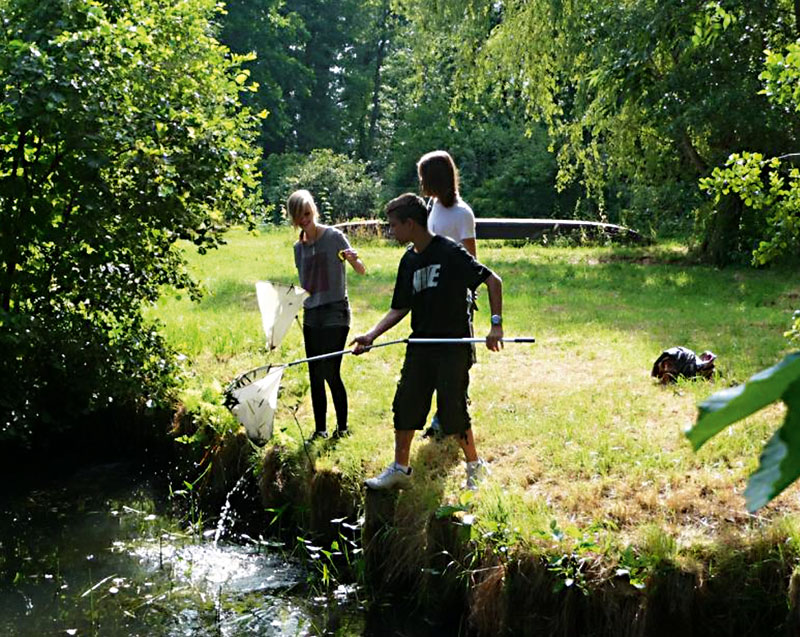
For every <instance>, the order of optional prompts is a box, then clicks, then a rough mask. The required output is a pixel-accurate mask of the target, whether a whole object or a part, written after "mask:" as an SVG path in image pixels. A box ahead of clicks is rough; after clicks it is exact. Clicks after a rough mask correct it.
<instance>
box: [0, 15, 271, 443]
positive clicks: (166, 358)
mask: <svg viewBox="0 0 800 637" xmlns="http://www.w3.org/2000/svg"><path fill="white" fill-rule="evenodd" d="M217 12H218V7H217V5H216V3H215V2H214V1H213V0H186V1H184V2H179V3H175V2H166V1H160V0H115V1H114V2H104V1H100V0H73V1H71V2H62V1H61V0H3V1H2V2H0V92H1V93H2V102H1V103H0V148H2V152H1V153H0V351H1V352H2V354H0V377H2V378H3V379H4V383H3V384H2V386H0V415H1V416H2V418H0V426H2V432H1V433H0V436H2V437H4V438H17V439H23V440H29V439H30V437H31V436H33V435H35V434H36V433H37V429H36V427H37V425H44V426H45V427H47V428H50V429H53V428H57V427H59V426H66V425H68V424H70V423H71V421H73V420H74V419H75V418H77V417H79V416H80V415H81V414H85V413H87V412H89V411H92V410H98V409H102V408H104V407H106V406H108V405H110V404H112V403H113V404H119V403H125V404H141V403H142V402H144V401H150V400H153V401H158V400H161V399H163V398H164V397H165V395H166V394H167V392H168V390H169V387H170V385H171V383H173V382H174V373H175V368H174V363H173V360H172V356H171V354H170V352H169V351H167V348H166V347H165V346H164V344H163V342H162V340H161V338H160V336H159V335H158V333H157V331H156V329H155V327H154V326H153V325H150V324H148V323H147V322H146V321H145V320H144V319H143V318H142V314H141V310H142V304H143V303H145V302H151V301H153V300H155V299H156V298H157V295H158V292H159V289H160V287H161V286H163V285H165V284H169V285H174V286H177V287H188V288H190V289H192V290H193V289H194V286H193V283H192V281H191V279H190V278H189V276H188V274H187V272H186V269H185V267H184V261H183V259H182V257H181V254H180V251H179V250H178V249H177V246H176V242H177V241H178V240H179V239H186V240H189V241H192V242H194V243H195V244H196V246H197V247H198V249H199V250H201V251H204V250H206V249H208V248H212V247H214V246H216V245H218V244H219V243H220V242H221V241H222V233H223V231H224V229H225V227H226V224H227V223H228V222H229V221H247V220H248V219H249V217H250V212H249V211H251V210H254V209H255V208H257V206H258V197H257V186H258V175H257V173H256V170H255V166H256V163H257V161H258V154H257V152H256V151H255V150H254V147H253V145H252V141H253V139H254V136H255V129H256V128H257V125H258V121H259V120H258V118H257V117H256V116H255V115H253V114H251V113H250V112H249V111H248V110H247V109H243V108H241V105H240V103H239V98H238V96H239V93H240V92H241V91H243V90H246V89H247V88H248V85H249V81H248V77H247V74H246V73H245V72H242V71H241V68H240V67H241V63H242V62H243V61H244V60H243V58H241V57H238V56H235V55H231V54H230V53H229V51H228V50H227V49H226V48H225V47H223V46H221V45H220V44H219V43H218V42H217V40H216V39H215V37H214V31H215V27H214V24H213V19H214V17H215V16H216V15H217Z"/></svg>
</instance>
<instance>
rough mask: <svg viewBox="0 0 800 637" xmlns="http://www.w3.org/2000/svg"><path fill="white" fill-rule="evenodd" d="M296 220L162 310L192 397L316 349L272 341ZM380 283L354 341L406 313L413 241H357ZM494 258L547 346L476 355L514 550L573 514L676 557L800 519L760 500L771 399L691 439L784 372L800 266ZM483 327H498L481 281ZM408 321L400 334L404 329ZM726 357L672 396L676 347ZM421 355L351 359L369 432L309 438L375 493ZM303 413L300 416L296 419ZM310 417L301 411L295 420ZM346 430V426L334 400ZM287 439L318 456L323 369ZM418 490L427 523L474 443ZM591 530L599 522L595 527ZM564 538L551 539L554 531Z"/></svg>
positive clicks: (517, 249)
mask: <svg viewBox="0 0 800 637" xmlns="http://www.w3.org/2000/svg"><path fill="white" fill-rule="evenodd" d="M294 237H295V235H294V233H293V232H292V231H291V230H290V229H288V228H274V229H269V230H265V231H262V232H259V233H255V234H250V233H246V232H245V231H243V230H234V231H232V232H231V233H230V234H229V236H228V245H227V246H225V247H223V248H222V249H220V250H218V251H214V252H212V253H209V254H207V255H205V256H199V255H197V254H194V253H188V254H187V257H188V258H189V260H190V263H191V268H192V271H193V272H194V274H195V276H196V277H197V279H198V280H200V281H201V282H202V284H203V285H204V287H205V288H206V290H207V294H206V296H205V298H204V299H203V300H202V301H201V302H200V303H191V302H190V301H189V300H188V298H187V297H186V295H185V294H184V295H182V296H181V295H178V294H175V293H172V292H170V293H168V294H166V296H165V297H164V299H163V300H162V301H161V302H160V303H159V305H158V306H157V307H156V308H154V310H153V312H152V314H153V315H155V316H157V317H158V318H159V319H160V320H161V321H162V322H163V323H164V324H165V327H164V330H165V333H166V334H167V337H168V339H169V341H170V342H171V343H172V344H173V346H174V347H175V348H176V349H178V350H179V351H180V352H181V353H183V354H185V355H186V357H187V359H186V367H187V377H188V378H187V390H186V395H187V396H191V395H194V396H195V398H196V397H197V396H202V398H203V400H205V401H210V402H214V401H217V402H219V396H220V393H221V390H222V388H223V387H224V385H225V383H226V382H227V381H228V380H230V379H231V378H232V377H233V376H234V375H236V374H237V373H239V372H242V371H245V370H247V369H249V368H252V367H255V366H257V365H262V364H264V363H265V362H268V361H269V362H275V363H277V362H288V361H291V360H295V359H298V358H302V357H303V355H304V354H303V348H302V334H301V330H300V328H299V326H294V327H293V328H292V329H291V330H290V332H289V335H288V336H287V337H286V339H285V341H284V343H283V344H282V345H281V346H280V347H279V348H278V349H277V350H276V351H274V352H272V353H267V352H266V351H265V349H264V337H263V333H262V330H261V324H260V317H259V314H258V308H257V305H256V299H255V291H254V286H253V284H254V283H255V282H256V281H257V280H260V279H266V280H272V281H280V282H286V283H293V282H296V278H295V277H296V275H295V270H294V261H293V256H292V243H293V241H294ZM354 247H356V248H357V249H358V250H359V252H360V254H361V256H362V259H363V261H364V262H365V264H366V265H367V275H366V276H364V277H359V276H357V275H355V273H353V272H352V271H350V272H349V274H348V281H349V291H350V299H351V303H352V306H353V326H352V328H351V335H355V334H359V333H362V332H364V331H366V330H367V329H369V328H370V327H371V326H372V325H373V324H374V323H375V322H376V321H377V320H378V319H379V318H380V317H381V316H382V315H383V313H384V312H385V311H386V309H388V307H389V302H390V298H391V292H392V286H393V282H394V276H395V272H396V267H397V262H398V260H399V258H400V256H401V255H402V250H403V248H401V247H400V246H398V245H396V244H392V243H390V242H384V241H377V240H372V241H368V242H359V241H357V240H355V241H354ZM478 255H479V257H480V260H481V261H482V262H484V263H485V264H486V265H488V266H489V267H491V268H492V269H494V270H495V271H496V272H497V273H498V274H499V275H500V276H501V277H502V279H503V285H504V311H503V315H504V323H505V333H506V336H509V337H513V336H534V337H535V338H536V339H537V342H536V344H535V345H525V344H508V345H507V346H506V348H505V349H504V350H503V351H502V352H500V353H492V352H489V351H488V350H486V349H485V348H480V349H479V350H478V364H477V365H476V366H475V367H474V368H473V370H472V374H471V385H470V396H471V399H472V405H471V413H472V417H473V426H474V429H475V434H476V441H477V445H478V449H479V452H480V454H481V455H482V456H484V457H485V458H486V459H487V460H488V461H489V462H490V464H491V471H492V474H491V477H490V479H489V482H488V484H486V485H485V486H484V488H482V489H481V491H480V492H479V494H478V496H477V497H476V498H475V500H474V502H473V503H472V507H473V511H474V512H475V516H476V519H477V520H481V519H483V520H495V521H496V520H499V519H502V521H503V524H505V525H506V527H505V528H507V529H511V530H512V531H513V532H512V536H513V537H512V541H516V542H522V543H526V544H530V545H535V544H536V543H537V541H539V540H541V539H542V538H546V536H547V530H548V529H551V528H553V527H551V524H552V523H553V521H555V523H556V525H557V527H558V528H563V529H566V530H567V533H568V535H569V534H571V535H572V536H573V537H580V536H582V535H583V534H585V533H587V532H589V531H591V532H592V533H595V535H596V532H597V531H598V529H599V530H601V532H603V533H605V532H608V533H609V534H612V535H613V537H614V544H617V545H619V546H621V545H624V544H629V543H633V544H639V545H641V544H642V543H653V542H660V543H662V544H663V542H664V539H665V538H666V540H667V545H668V546H669V547H670V549H669V550H670V551H673V552H675V553H680V552H681V551H682V550H684V549H690V548H693V547H697V546H698V544H700V545H704V544H707V543H709V542H715V541H716V540H718V539H720V538H725V539H726V541H729V540H731V539H733V540H735V541H739V540H746V539H747V538H748V537H750V538H752V537H753V536H754V535H759V534H762V533H763V532H764V530H765V529H766V528H769V527H770V526H771V525H774V523H775V522H776V520H778V521H780V523H781V526H785V524H784V522H785V519H786V515H787V514H788V513H793V512H796V511H797V510H798V508H800V507H798V494H799V493H798V490H797V488H796V487H794V486H793V487H791V488H790V489H788V490H787V491H786V492H785V493H784V494H783V495H781V496H780V497H779V498H778V499H777V500H775V501H774V502H773V503H772V504H771V505H770V506H768V507H766V508H765V509H763V510H762V511H759V512H758V514H757V515H755V516H751V515H748V514H747V513H746V511H745V508H744V498H743V496H742V492H743V490H744V486H745V482H746V477H747V476H748V474H749V473H751V472H752V471H753V470H754V469H755V467H756V464H757V460H758V454H759V452H760V450H761V448H762V446H763V444H764V442H765V441H766V440H767V439H768V438H769V436H771V434H772V432H773V431H774V430H775V429H776V428H777V426H778V425H779V423H780V422H781V419H782V415H783V408H782V406H773V407H771V408H768V409H765V410H763V411H762V412H760V413H759V414H757V415H755V416H753V417H751V418H749V419H747V420H746V421H744V422H742V423H739V424H737V425H736V426H734V427H731V428H730V429H729V430H728V431H725V432H723V433H722V434H721V435H719V436H718V437H717V439H714V440H712V441H711V442H710V443H708V444H707V445H706V447H704V448H703V450H702V451H701V452H700V453H694V452H692V450H691V449H690V446H689V444H688V442H687V441H686V439H685V437H684V436H683V430H684V428H685V427H687V426H688V425H690V424H692V423H693V422H694V418H695V415H696V411H697V403H698V402H699V401H700V400H702V399H703V398H705V397H707V396H709V395H710V394H711V393H713V392H714V391H716V390H719V389H722V388H724V387H727V386H729V385H731V384H734V383H740V382H743V381H745V380H747V378H749V377H750V376H751V375H752V374H754V373H755V372H757V371H759V370H761V369H763V368H765V367H767V366H770V365H772V364H774V363H776V362H777V361H778V360H779V359H780V358H781V357H782V356H783V355H784V354H785V353H786V352H787V351H788V344H787V342H786V340H785V339H784V337H783V333H784V332H785V331H786V329H787V328H788V325H789V322H790V317H791V314H792V311H793V310H795V309H797V308H798V307H800V280H798V278H797V276H796V273H794V274H793V273H792V272H790V271H789V270H786V269H783V270H780V269H775V270H754V269H749V268H745V267H741V268H729V269H724V270H718V269H714V268H711V267H708V266H703V265H697V264H693V263H692V262H691V261H690V260H689V259H687V257H686V254H685V251H684V250H683V249H682V248H680V247H679V246H675V245H667V246H653V247H646V248H630V247H619V246H617V247H614V246H610V247H589V248H582V247H579V248H574V247H542V246H536V245H522V246H515V245H508V244H504V243H501V242H480V243H479V245H478ZM479 306H480V310H479V312H478V313H477V314H476V318H475V328H476V333H477V334H478V335H484V334H485V333H486V332H487V331H488V328H489V312H488V300H487V295H486V292H485V288H484V289H483V293H482V295H481V297H480V299H479ZM408 332H409V328H408V320H407V319H406V320H405V321H404V322H403V323H401V324H400V325H398V326H397V327H395V328H394V329H393V330H392V331H390V332H389V333H388V334H386V335H384V337H382V339H384V340H388V339H391V338H402V337H404V336H407V335H408ZM674 345H684V346H686V347H689V348H691V349H694V350H695V351H696V352H698V353H700V352H701V351H703V350H705V349H710V350H712V351H714V352H715V353H716V354H717V356H718V357H719V358H718V370H719V372H720V376H719V377H718V378H717V379H716V381H714V382H703V381H699V382H680V383H679V384H677V385H675V386H668V387H664V386H661V385H659V384H657V383H656V381H655V380H654V379H653V378H651V377H650V369H651V366H652V363H653V361H654V360H655V359H656V357H657V356H658V355H659V353H660V352H661V351H662V350H663V349H665V348H667V347H670V346H674ZM402 357H403V346H393V347H387V348H383V349H379V350H376V351H374V352H370V353H368V354H366V355H364V356H361V357H354V356H346V357H345V359H344V363H343V375H344V378H345V383H346V385H347V388H348V392H349V399H350V422H351V427H352V429H353V432H354V435H353V436H352V437H351V438H349V439H346V440H343V441H340V442H338V443H337V444H333V443H330V442H323V443H315V444H314V445H313V446H312V447H311V452H312V454H313V455H314V458H315V462H316V464H317V466H318V467H320V468H330V469H336V470H339V471H341V472H342V473H343V474H344V475H345V476H347V477H349V478H351V479H352V481H353V485H354V488H357V486H356V485H357V484H358V483H359V482H360V481H361V480H363V478H364V477H367V476H369V475H371V474H373V473H375V472H378V471H380V470H381V469H382V468H383V467H384V466H385V465H386V464H387V463H388V462H390V461H391V459H392V457H393V432H392V424H391V423H392V420H391V417H392V413H391V401H392V396H393V394H394V387H395V383H396V381H397V378H398V375H399V370H400V365H401V362H402ZM293 412H294V415H293ZM295 415H296V420H295ZM328 422H329V425H328V426H329V429H330V430H332V429H333V427H335V421H334V418H333V413H332V406H329V421H328ZM276 430H277V434H276V440H277V441H280V442H281V443H283V444H287V445H289V446H291V445H294V446H295V447H296V448H297V449H300V443H299V440H300V432H301V431H302V433H303V435H305V436H307V435H309V434H310V433H311V431H313V420H312V414H311V404H310V397H309V395H308V392H307V380H306V369H305V366H297V367H292V368H289V369H288V370H287V371H286V373H285V375H284V383H283V391H282V394H281V398H280V408H279V412H278V416H277V418H276ZM412 463H413V465H414V467H415V472H416V476H415V483H414V486H413V488H411V489H409V490H407V491H406V492H404V493H403V494H402V496H401V498H400V506H401V507H404V510H405V511H406V512H407V516H408V519H409V524H414V523H416V522H415V521H416V520H422V519H423V518H424V516H430V514H431V512H432V511H433V510H435V509H436V508H437V507H439V506H441V505H442V504H448V503H449V504H454V503H457V502H458V501H459V497H460V494H461V493H462V492H461V483H462V482H463V464H462V462H461V458H460V455H459V452H458V450H457V447H456V445H455V444H454V443H453V442H452V441H451V442H446V443H436V442H427V441H422V440H420V439H417V440H416V441H415V443H414V446H413V448H412ZM587 530H589V531H587ZM548 541H550V540H549V539H548Z"/></svg>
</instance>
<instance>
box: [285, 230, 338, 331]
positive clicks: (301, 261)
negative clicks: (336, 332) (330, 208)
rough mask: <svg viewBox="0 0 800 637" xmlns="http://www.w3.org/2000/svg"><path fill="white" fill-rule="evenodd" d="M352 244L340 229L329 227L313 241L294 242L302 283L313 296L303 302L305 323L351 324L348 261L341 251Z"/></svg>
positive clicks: (296, 263) (316, 324) (298, 272)
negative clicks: (341, 257)
mask: <svg viewBox="0 0 800 637" xmlns="http://www.w3.org/2000/svg"><path fill="white" fill-rule="evenodd" d="M349 248H350V243H349V242H348V241H347V238H346V237H345V236H344V234H342V232H341V231H340V230H337V229H336V228H331V227H328V228H325V230H324V232H323V233H322V234H320V235H319V237H317V240H316V241H315V242H314V243H312V244H311V245H308V244H305V243H303V242H301V241H297V242H296V243H295V244H294V264H295V266H296V267H297V274H298V275H299V277H300V285H301V287H302V288H303V289H305V290H306V291H307V292H308V293H309V294H310V296H309V297H308V298H307V299H306V300H305V302H304V303H303V307H304V309H305V312H304V314H303V323H304V324H305V325H310V326H313V327H327V326H335V325H349V324H350V307H349V304H348V302H347V277H346V273H345V264H344V262H343V261H342V260H341V259H340V258H339V252H340V251H342V250H347V249H349Z"/></svg>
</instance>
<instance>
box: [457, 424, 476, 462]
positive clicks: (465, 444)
mask: <svg viewBox="0 0 800 637" xmlns="http://www.w3.org/2000/svg"><path fill="white" fill-rule="evenodd" d="M456 437H457V438H458V445H459V446H460V447H461V449H462V450H463V451H464V460H466V461H467V462H475V461H476V460H477V459H478V451H477V449H475V438H474V437H473V435H472V428H471V427H470V428H469V429H467V430H466V431H465V432H464V433H463V434H461V435H459V436H456Z"/></svg>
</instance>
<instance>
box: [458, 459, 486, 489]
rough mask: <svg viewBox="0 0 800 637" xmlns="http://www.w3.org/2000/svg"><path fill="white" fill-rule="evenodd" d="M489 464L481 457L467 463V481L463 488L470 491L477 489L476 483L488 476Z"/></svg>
mask: <svg viewBox="0 0 800 637" xmlns="http://www.w3.org/2000/svg"><path fill="white" fill-rule="evenodd" d="M490 473H491V471H489V465H488V464H487V463H486V462H485V461H484V459H483V458H478V459H477V460H476V461H475V462H468V463H467V481H466V482H465V483H464V488H465V489H469V490H470V491H477V490H478V485H479V484H480V483H481V482H483V481H484V480H486V478H488V477H489V474H490Z"/></svg>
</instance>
